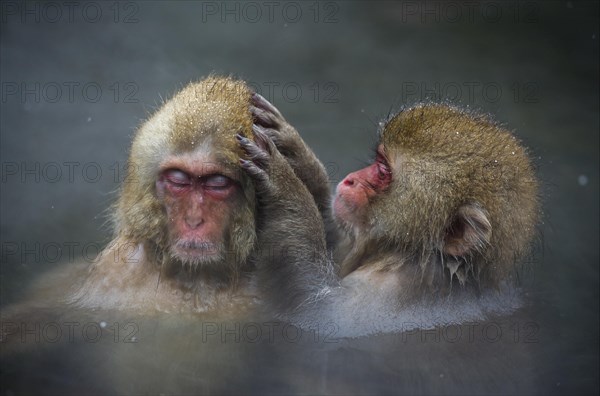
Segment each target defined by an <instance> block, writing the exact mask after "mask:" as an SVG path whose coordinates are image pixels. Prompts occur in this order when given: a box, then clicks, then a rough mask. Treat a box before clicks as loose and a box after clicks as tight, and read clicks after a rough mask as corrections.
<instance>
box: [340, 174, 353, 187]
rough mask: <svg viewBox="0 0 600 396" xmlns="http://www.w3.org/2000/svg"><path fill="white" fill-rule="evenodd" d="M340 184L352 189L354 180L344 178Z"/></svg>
mask: <svg viewBox="0 0 600 396" xmlns="http://www.w3.org/2000/svg"><path fill="white" fill-rule="evenodd" d="M342 184H343V185H344V186H347V187H352V186H353V185H354V178H352V177H350V176H346V177H345V178H344V180H342Z"/></svg>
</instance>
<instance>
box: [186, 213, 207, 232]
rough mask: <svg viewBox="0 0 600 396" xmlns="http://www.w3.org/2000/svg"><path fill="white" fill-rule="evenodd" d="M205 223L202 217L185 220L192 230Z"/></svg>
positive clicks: (190, 217) (189, 217)
mask: <svg viewBox="0 0 600 396" xmlns="http://www.w3.org/2000/svg"><path fill="white" fill-rule="evenodd" d="M202 223H204V219H203V218H202V217H201V216H188V217H186V218H185V224H186V225H187V226H188V227H189V228H190V229H192V230H195V229H196V228H198V227H200V225H202Z"/></svg>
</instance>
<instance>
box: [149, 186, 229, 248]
mask: <svg viewBox="0 0 600 396" xmlns="http://www.w3.org/2000/svg"><path fill="white" fill-rule="evenodd" d="M238 190H239V186H238V185H237V184H232V185H230V186H226V187H219V188H210V187H207V186H203V185H201V184H191V185H183V186H180V185H174V184H172V183H169V182H168V181H164V180H161V179H159V180H157V182H156V192H157V196H158V197H159V199H160V200H161V201H162V203H163V205H164V207H165V209H166V212H167V216H168V219H169V230H170V234H171V238H172V239H173V240H172V242H174V240H190V241H200V242H212V243H219V242H221V241H222V239H223V238H224V230H225V229H226V226H227V223H228V218H229V216H230V214H231V213H232V211H233V210H234V209H235V208H234V206H235V205H234V201H235V199H236V198H235V197H236V196H237V194H236V193H237V191H238Z"/></svg>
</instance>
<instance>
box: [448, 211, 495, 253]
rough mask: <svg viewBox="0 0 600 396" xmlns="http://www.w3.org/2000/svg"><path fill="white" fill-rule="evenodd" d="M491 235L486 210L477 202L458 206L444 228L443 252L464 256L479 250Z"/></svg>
mask: <svg viewBox="0 0 600 396" xmlns="http://www.w3.org/2000/svg"><path fill="white" fill-rule="evenodd" d="M491 237H492V225H491V224H490V221H489V220H488V216H487V212H486V211H485V210H484V209H483V208H482V207H481V206H479V205H478V204H465V205H462V206H461V207H460V208H458V210H457V212H456V215H455V217H454V220H452V223H451V224H450V227H448V229H447V230H446V235H445V236H444V248H443V252H444V253H445V254H449V255H451V256H458V257H460V256H466V255H468V254H470V253H472V252H473V251H477V250H481V249H482V248H483V247H484V246H485V245H486V244H488V243H489V242H490V239H491Z"/></svg>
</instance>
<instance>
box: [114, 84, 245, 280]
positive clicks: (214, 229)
mask: <svg viewBox="0 0 600 396" xmlns="http://www.w3.org/2000/svg"><path fill="white" fill-rule="evenodd" d="M250 95H251V92H250V90H249V88H248V87H247V86H246V84H244V83H243V82H241V81H237V80H233V79H230V78H221V77H212V76H211V77H209V78H207V79H205V80H203V81H200V82H197V83H191V84H189V85H188V86H187V87H185V88H184V89H183V90H182V91H180V92H179V93H177V94H176V95H175V97H173V98H172V99H171V100H169V101H167V102H166V103H165V104H164V105H163V106H162V107H161V108H160V109H159V110H158V111H157V112H156V113H155V114H154V115H153V116H152V117H151V118H150V119H149V120H147V121H146V122H145V123H144V124H143V125H142V126H141V128H140V129H139V130H138V132H137V133H136V135H135V138H134V140H133V145H132V147H131V153H130V156H129V162H128V173H127V177H126V179H125V181H124V185H123V186H122V191H121V196H120V198H119V201H118V204H117V206H118V208H117V213H116V228H117V232H118V233H119V235H121V236H122V237H123V238H124V239H125V240H126V241H130V242H133V243H136V244H137V243H143V244H144V246H145V248H146V253H147V254H154V255H156V259H157V262H159V263H162V262H164V261H169V262H171V261H175V262H180V263H181V264H183V265H189V266H190V267H192V268H195V267H198V266H202V265H205V264H207V265H211V264H212V265H215V264H226V265H230V266H234V267H235V268H238V267H239V266H240V265H241V264H242V263H243V262H244V261H245V260H246V258H247V257H248V255H249V254H250V251H251V249H252V248H253V246H254V242H255V239H256V235H255V198H254V188H253V185H252V183H251V182H250V181H249V179H248V177H247V176H246V175H245V174H244V173H243V172H241V171H240V170H239V163H238V158H239V155H240V152H239V150H240V149H239V147H238V144H237V143H236V140H235V136H236V134H238V133H241V134H242V135H246V136H252V133H251V130H252V117H251V114H250V110H249V107H250Z"/></svg>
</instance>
